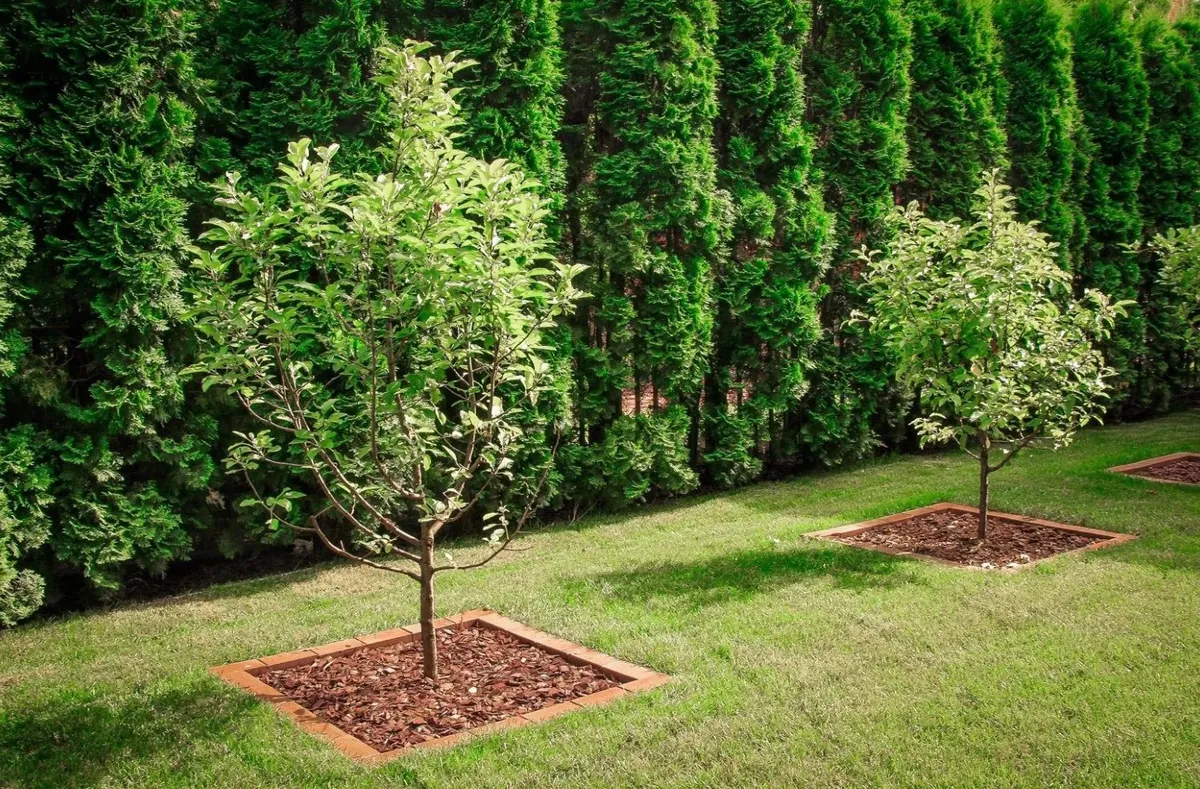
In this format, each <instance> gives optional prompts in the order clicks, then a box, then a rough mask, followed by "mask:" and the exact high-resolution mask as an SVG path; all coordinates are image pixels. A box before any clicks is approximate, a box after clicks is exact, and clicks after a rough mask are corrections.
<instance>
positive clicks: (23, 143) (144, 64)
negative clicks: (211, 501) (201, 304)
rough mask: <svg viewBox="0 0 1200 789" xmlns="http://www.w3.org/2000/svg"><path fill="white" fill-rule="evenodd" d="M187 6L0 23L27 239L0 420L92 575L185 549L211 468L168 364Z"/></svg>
mask: <svg viewBox="0 0 1200 789" xmlns="http://www.w3.org/2000/svg"><path fill="white" fill-rule="evenodd" d="M193 21H194V20H193V18H192V16H191V15H190V14H189V13H187V11H186V9H185V8H184V7H183V6H181V5H180V4H178V3H176V2H174V0H112V1H103V2H94V3H88V4H84V5H80V4H75V3H67V2H54V1H52V0H51V1H47V0H37V1H36V2H35V1H34V0H21V2H17V3H15V4H12V5H10V10H9V13H8V17H7V19H6V24H5V26H4V29H3V33H2V34H0V35H3V37H4V43H3V46H4V47H6V48H7V51H8V58H9V63H10V70H9V74H10V75H11V77H10V81H9V85H10V86H11V98H12V102H13V107H14V108H15V111H16V112H17V113H19V115H20V128H19V129H18V130H17V131H16V133H15V134H14V137H13V141H12V146H11V154H10V156H11V159H10V161H9V164H10V170H11V177H12V183H11V185H10V186H9V187H8V189H7V191H6V193H5V197H6V199H7V200H8V202H9V205H10V210H11V211H12V212H14V213H16V214H17V215H19V216H20V217H21V218H22V219H23V220H24V221H25V222H26V223H27V225H28V230H29V233H30V235H31V239H32V246H31V247H29V248H28V250H27V255H26V256H25V258H26V263H25V268H24V272H23V274H22V275H21V277H20V279H19V280H18V281H17V282H18V285H17V287H18V289H19V295H20V298H21V299H22V306H21V308H20V313H19V314H20V318H19V321H18V326H19V327H20V328H21V329H23V330H24V334H25V336H26V338H27V344H28V347H27V350H26V352H25V354H24V357H23V359H22V360H21V362H20V365H21V367H20V371H19V373H18V374H17V375H15V376H13V377H11V378H8V379H7V380H5V381H3V386H4V393H3V401H4V409H5V410H4V417H3V420H4V421H3V422H2V423H0V434H3V435H7V437H8V438H7V439H5V440H6V441H7V440H11V439H12V437H13V436H14V435H17V436H19V435H20V431H22V430H24V431H25V434H26V435H28V436H30V440H29V441H28V442H25V444H24V447H25V450H24V451H25V452H27V453H28V454H29V455H30V456H31V457H29V462H22V461H19V460H16V461H15V462H17V463H20V465H22V466H23V467H24V469H25V471H26V474H27V475H28V474H29V473H30V472H33V473H37V474H42V473H49V474H52V479H50V480H47V481H46V483H45V485H42V484H41V483H38V485H36V486H34V487H35V488H36V487H48V488H49V490H48V493H49V495H50V496H51V497H52V500H53V504H52V505H50V506H49V507H48V508H46V513H47V515H48V517H49V544H50V545H51V546H52V547H53V550H54V553H55V555H56V557H57V559H58V561H59V562H61V563H64V564H67V565H70V566H74V567H76V568H79V569H81V570H82V572H83V573H84V574H85V575H86V576H87V578H89V579H90V580H91V581H92V582H93V583H94V584H96V585H97V586H99V587H101V588H105V589H115V588H116V587H117V586H118V583H119V579H120V573H121V571H122V569H123V568H124V567H125V566H126V564H127V563H129V562H136V563H138V564H140V565H142V566H144V567H147V568H149V569H152V570H161V569H163V568H164V567H165V565H166V563H167V562H168V561H169V560H171V559H175V558H179V557H182V556H185V555H187V553H188V550H189V546H190V539H189V534H188V532H189V529H191V530H198V529H200V528H203V524H204V515H203V513H204V510H205V507H204V503H203V501H204V495H205V493H206V492H207V490H206V483H207V482H208V481H209V478H210V477H211V474H212V470H213V463H212V460H211V457H210V452H211V449H210V446H209V444H210V441H211V440H212V438H213V437H214V436H213V435H212V429H213V425H212V423H211V420H209V419H207V418H206V417H205V416H204V415H203V413H202V412H201V411H200V410H199V409H193V410H191V411H190V412H189V413H187V414H186V415H185V411H184V408H183V406H184V402H185V386H184V382H183V380H182V378H181V376H180V354H181V352H182V350H183V349H182V348H181V341H182V339H183V337H182V335H181V331H180V330H181V322H180V297H179V285H180V277H181V272H180V263H181V261H182V259H183V252H184V249H185V246H186V244H187V234H186V233H185V231H184V226H183V218H184V214H185V212H186V210H187V202H186V201H185V199H184V196H185V194H186V193H187V191H188V190H189V189H190V188H191V186H192V184H193V175H192V171H191V169H190V167H189V166H188V161H187V160H188V155H189V153H190V146H191V135H192V118H193V116H192V111H191V109H190V108H189V106H188V103H187V102H188V98H189V97H190V96H192V95H194V94H195V93H196V89H197V86H196V83H195V77H194V74H193V70H192V60H191V56H192V52H191V47H192V43H193V40H192V35H191V33H192V24H193ZM33 74H36V75H38V79H36V80H34V79H30V78H29V75H33ZM16 75H25V76H24V77H23V78H21V79H20V80H19V81H18V80H17V79H16V78H15V77H16ZM6 257H9V259H10V260H11V253H9V252H7V251H6ZM18 418H20V419H22V420H28V424H30V425H33V426H36V427H35V428H34V432H30V428H24V427H22V426H21V425H19V424H16V423H15V421H16V420H17V419H18ZM13 431H17V432H16V433H14V432H13ZM5 458H6V460H9V459H12V458H14V456H13V455H10V454H8V452H5ZM39 460H40V461H41V463H43V464H44V465H45V466H46V467H48V471H45V470H43V471H40V472H39V471H35V469H38V468H41V465H40V464H39ZM5 478H6V480H7V479H8V478H9V475H8V472H7V471H6V472H5ZM27 489H28V488H27ZM28 500H29V499H28V497H26V501H28ZM185 509H186V510H187V511H188V512H189V515H188V518H187V520H186V521H185V519H184V517H183V512H184V510H185Z"/></svg>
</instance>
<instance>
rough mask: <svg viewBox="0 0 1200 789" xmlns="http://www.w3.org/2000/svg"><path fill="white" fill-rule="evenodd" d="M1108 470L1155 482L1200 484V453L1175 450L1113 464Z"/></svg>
mask: <svg viewBox="0 0 1200 789" xmlns="http://www.w3.org/2000/svg"><path fill="white" fill-rule="evenodd" d="M1109 471H1115V472H1117V473H1118V474H1127V475H1129V476H1131V477H1141V478H1143V479H1152V480H1154V481H1155V482H1171V483H1173V484H1176V485H1200V454H1196V453H1195V452H1176V453H1174V454H1172V455H1163V456H1162V457H1157V458H1150V459H1149V460H1139V461H1138V462H1137V463H1126V464H1125V465H1123V466H1113V467H1112V468H1110V469H1109Z"/></svg>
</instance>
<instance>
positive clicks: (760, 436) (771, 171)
mask: <svg viewBox="0 0 1200 789" xmlns="http://www.w3.org/2000/svg"><path fill="white" fill-rule="evenodd" d="M720 18H721V27H720V31H719V35H718V49H717V54H718V58H719V61H720V66H721V82H720V113H719V115H718V118H717V123H716V129H715V141H716V146H717V156H718V184H719V186H720V188H722V189H724V190H725V191H727V192H728V193H729V195H730V197H731V199H732V211H731V213H732V227H731V228H730V229H729V231H730V239H729V241H728V243H727V245H726V248H725V250H724V253H725V254H724V255H723V257H722V261H721V266H720V269H719V270H718V272H717V273H718V276H717V292H716V296H717V298H716V301H717V327H716V338H715V349H714V360H713V369H712V372H711V374H710V375H709V376H708V379H707V380H708V388H707V392H706V399H707V403H708V405H709V408H708V414H707V421H708V441H707V447H706V450H707V453H706V461H707V463H708V470H709V473H710V474H711V475H712V477H713V478H714V479H715V480H716V481H718V482H721V483H725V484H732V483H736V482H744V481H746V480H749V479H753V478H754V477H756V476H757V475H758V473H759V472H760V471H761V468H762V462H763V457H762V455H763V454H769V455H775V456H778V455H779V454H780V453H781V452H783V451H786V443H785V444H784V446H780V442H781V441H783V442H787V441H789V439H790V437H789V436H784V435H782V432H783V428H784V427H785V425H784V416H785V415H786V414H787V411H788V410H789V408H790V407H791V406H792V405H793V404H794V403H795V402H796V400H797V399H798V398H799V397H800V395H802V394H803V392H804V389H805V386H806V379H807V372H806V370H805V367H806V364H807V361H808V357H809V354H810V353H811V351H812V346H813V345H814V344H815V343H816V341H817V339H818V338H819V336H820V327H819V323H818V320H817V310H816V307H817V297H818V294H817V290H816V282H817V279H818V277H819V275H820V274H821V267H822V265H823V263H824V256H825V252H826V245H827V241H828V238H829V232H830V217H829V215H828V214H827V213H826V212H825V210H824V208H823V200H822V196H821V194H820V191H819V188H818V186H817V184H816V179H815V177H814V175H815V174H814V172H813V168H812V155H813V142H812V138H811V135H810V134H809V131H808V129H806V128H805V127H804V90H803V88H804V77H803V74H802V73H801V71H800V63H801V59H802V57H803V56H802V48H803V44H804V42H805V40H806V38H807V34H808V21H809V20H808V14H807V7H806V5H805V4H804V3H801V2H764V0H725V2H723V3H722V4H721V7H720Z"/></svg>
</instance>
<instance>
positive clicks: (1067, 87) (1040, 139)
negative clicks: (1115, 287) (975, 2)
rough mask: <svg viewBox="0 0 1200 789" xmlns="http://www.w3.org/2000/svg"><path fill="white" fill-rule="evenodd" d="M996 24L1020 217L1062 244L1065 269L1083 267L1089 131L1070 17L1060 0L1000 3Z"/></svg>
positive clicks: (1012, 176)
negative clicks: (1083, 199)
mask: <svg viewBox="0 0 1200 789" xmlns="http://www.w3.org/2000/svg"><path fill="white" fill-rule="evenodd" d="M995 24H996V30H997V33H998V35H999V39H1000V49H1001V68H1002V71H1003V74H1004V80H1005V83H1006V92H1007V102H1006V104H1007V106H1006V111H1005V118H1006V122H1005V126H1006V129H1007V132H1008V158H1009V168H1010V169H1009V173H1010V174H1009V181H1010V183H1011V185H1012V187H1013V194H1014V196H1015V197H1016V199H1017V214H1018V216H1019V217H1020V218H1021V219H1022V220H1023V221H1026V222H1029V221H1037V222H1038V223H1040V224H1041V226H1042V228H1043V229H1044V230H1045V231H1046V232H1047V233H1049V234H1050V237H1051V238H1052V239H1054V241H1056V242H1057V243H1058V245H1059V257H1060V262H1061V263H1062V264H1063V266H1064V267H1066V268H1072V269H1074V268H1078V266H1079V256H1080V255H1082V253H1083V245H1084V243H1085V242H1086V240H1087V224H1086V222H1085V221H1084V217H1083V209H1082V207H1081V206H1080V198H1081V191H1082V187H1081V184H1082V183H1083V181H1084V179H1085V177H1086V175H1087V166H1088V161H1087V156H1086V149H1087V143H1086V140H1087V137H1086V134H1087V130H1086V129H1085V128H1084V126H1083V120H1082V117H1081V116H1080V111H1079V103H1078V99H1077V97H1076V94H1075V79H1074V75H1073V73H1072V59H1071V37H1070V33H1069V32H1068V30H1067V25H1068V19H1067V16H1066V12H1065V11H1064V10H1063V9H1062V8H1061V7H1060V6H1059V5H1058V4H1057V0H999V2H997V4H996V6H995Z"/></svg>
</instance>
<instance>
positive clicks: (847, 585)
mask: <svg viewBox="0 0 1200 789" xmlns="http://www.w3.org/2000/svg"><path fill="white" fill-rule="evenodd" d="M817 579H831V580H832V581H833V583H834V586H835V587H837V588H840V589H850V590H856V591H861V590H865V589H879V588H888V587H894V586H899V585H901V584H910V583H919V582H920V581H919V579H918V577H917V575H916V574H915V573H914V572H913V565H912V562H911V561H910V560H907V559H902V558H898V557H895V556H891V555H888V554H884V553H877V552H875V551H866V550H861V549H856V548H848V547H847V548H841V547H837V546H826V545H823V544H821V543H817V542H815V541H814V542H813V544H812V546H811V547H810V546H807V545H805V546H801V547H797V548H792V549H788V550H779V549H761V550H751V551H741V552H739V553H733V554H728V555H725V556H717V557H714V558H712V559H708V560H705V561H701V562H695V563H656V564H646V565H643V566H641V567H639V568H637V569H636V570H628V571H624V572H613V573H605V574H603V575H600V576H597V577H596V578H595V579H594V581H593V583H594V584H596V585H599V586H600V587H601V588H602V589H604V591H605V592H606V593H608V594H612V595H614V596H616V597H617V598H619V599H622V600H627V601H630V602H638V601H641V600H646V599H647V598H652V597H679V598H686V599H688V600H689V602H691V603H692V604H693V605H695V606H705V605H714V604H719V603H724V602H728V601H731V600H745V599H748V598H750V597H753V596H754V595H757V594H762V593H764V592H769V591H771V590H773V589H777V588H780V587H783V586H789V585H792V584H797V583H802V582H804V581H809V580H817Z"/></svg>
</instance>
